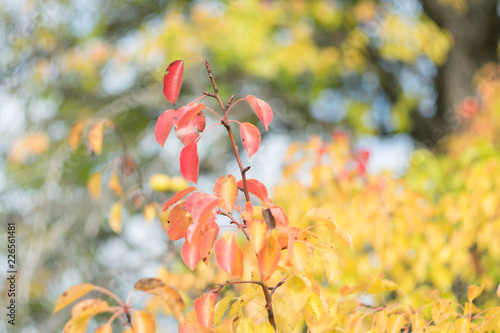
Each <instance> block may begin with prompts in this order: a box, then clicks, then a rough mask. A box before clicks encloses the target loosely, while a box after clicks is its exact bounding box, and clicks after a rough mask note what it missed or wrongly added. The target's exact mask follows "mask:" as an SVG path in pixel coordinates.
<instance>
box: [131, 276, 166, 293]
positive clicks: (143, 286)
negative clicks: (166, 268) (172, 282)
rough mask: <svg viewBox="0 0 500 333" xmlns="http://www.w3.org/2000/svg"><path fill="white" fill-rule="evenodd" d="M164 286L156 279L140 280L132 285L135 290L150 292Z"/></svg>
mask: <svg viewBox="0 0 500 333" xmlns="http://www.w3.org/2000/svg"><path fill="white" fill-rule="evenodd" d="M163 286H165V283H164V282H163V281H162V280H160V279H158V278H142V279H140V280H139V281H137V282H136V283H135V284H134V289H135V290H142V291H151V290H153V289H157V288H160V287H163Z"/></svg>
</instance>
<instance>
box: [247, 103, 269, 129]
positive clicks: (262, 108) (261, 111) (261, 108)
mask: <svg viewBox="0 0 500 333" xmlns="http://www.w3.org/2000/svg"><path fill="white" fill-rule="evenodd" d="M245 100H246V101H247V102H248V104H250V106H251V107H252V109H253V111H254V112H255V114H257V117H259V119H260V121H262V123H263V124H264V127H265V128H266V131H267V130H268V127H269V124H270V123H271V121H273V111H272V110H271V107H270V106H269V104H267V103H266V102H264V101H263V100H261V99H258V98H256V97H255V96H252V95H248V96H246V97H245Z"/></svg>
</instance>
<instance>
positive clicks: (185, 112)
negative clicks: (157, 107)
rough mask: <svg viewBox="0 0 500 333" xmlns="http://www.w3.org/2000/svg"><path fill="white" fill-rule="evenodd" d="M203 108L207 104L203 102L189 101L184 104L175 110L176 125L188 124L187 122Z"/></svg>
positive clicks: (174, 121)
mask: <svg viewBox="0 0 500 333" xmlns="http://www.w3.org/2000/svg"><path fill="white" fill-rule="evenodd" d="M203 109H205V105H203V104H194V103H189V104H187V105H184V106H183V107H181V108H179V109H178V110H177V111H175V115H174V120H173V123H174V126H175V127H183V126H186V125H187V124H189V122H190V121H191V119H193V117H194V116H196V115H197V114H198V113H200V112H201V111H202V110H203Z"/></svg>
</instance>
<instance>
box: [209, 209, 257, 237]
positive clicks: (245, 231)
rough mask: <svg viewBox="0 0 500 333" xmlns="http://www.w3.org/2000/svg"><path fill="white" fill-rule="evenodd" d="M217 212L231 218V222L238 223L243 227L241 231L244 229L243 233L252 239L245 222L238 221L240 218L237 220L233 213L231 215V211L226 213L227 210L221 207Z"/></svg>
mask: <svg viewBox="0 0 500 333" xmlns="http://www.w3.org/2000/svg"><path fill="white" fill-rule="evenodd" d="M217 214H220V215H224V216H227V217H229V219H230V220H231V223H234V224H236V225H237V226H238V227H239V228H240V229H241V231H243V233H244V234H245V236H246V238H247V239H248V240H250V235H249V234H248V232H247V230H246V229H245V226H244V225H243V224H241V223H240V222H238V220H236V219H235V218H234V216H233V215H231V214H229V213H226V212H225V211H223V210H220V209H218V210H217Z"/></svg>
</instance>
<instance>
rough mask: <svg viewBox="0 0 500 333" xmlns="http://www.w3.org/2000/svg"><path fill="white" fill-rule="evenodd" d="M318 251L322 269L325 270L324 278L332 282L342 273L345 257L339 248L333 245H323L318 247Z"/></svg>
mask: <svg viewBox="0 0 500 333" xmlns="http://www.w3.org/2000/svg"><path fill="white" fill-rule="evenodd" d="M318 252H319V256H320V257H321V261H322V263H323V270H324V271H325V274H326V278H327V279H328V282H330V283H332V282H333V281H334V280H335V279H337V278H339V277H340V274H342V271H343V270H344V267H345V259H344V257H343V256H342V253H340V251H339V249H336V248H334V247H325V248H322V249H319V251H318Z"/></svg>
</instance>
